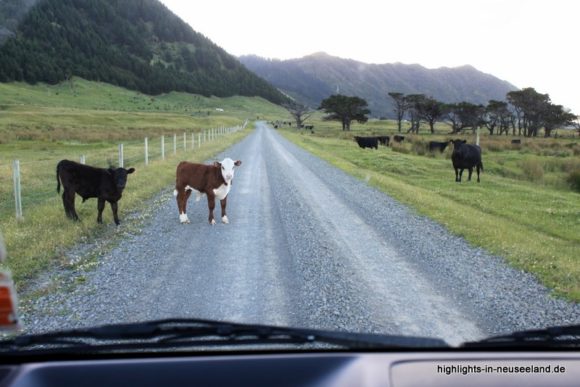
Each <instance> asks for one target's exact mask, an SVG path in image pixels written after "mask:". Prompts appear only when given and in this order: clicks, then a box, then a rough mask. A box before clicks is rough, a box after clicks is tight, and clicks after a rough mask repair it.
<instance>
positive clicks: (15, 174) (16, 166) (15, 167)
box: [12, 160, 23, 220]
mask: <svg viewBox="0 0 580 387" xmlns="http://www.w3.org/2000/svg"><path fill="white" fill-rule="evenodd" d="M12 179H13V181H14V204H15V207H16V219H17V220H22V219H23V218H22V196H21V193H22V192H21V190H20V160H14V162H13V163H12Z"/></svg>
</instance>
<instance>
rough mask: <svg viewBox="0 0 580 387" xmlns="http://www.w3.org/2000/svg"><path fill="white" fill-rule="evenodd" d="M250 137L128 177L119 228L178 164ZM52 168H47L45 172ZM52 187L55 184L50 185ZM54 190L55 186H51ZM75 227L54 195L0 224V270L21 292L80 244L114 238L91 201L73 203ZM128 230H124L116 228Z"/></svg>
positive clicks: (107, 218)
mask: <svg viewBox="0 0 580 387" xmlns="http://www.w3.org/2000/svg"><path fill="white" fill-rule="evenodd" d="M250 132H251V130H250V129H246V130H243V131H239V132H235V133H233V134H230V135H227V136H222V137H220V138H218V139H217V140H215V141H212V142H208V143H205V144H204V145H203V146H202V147H201V148H196V149H195V150H194V151H180V152H178V153H177V155H169V156H168V157H167V158H166V160H156V161H153V162H151V163H150V164H149V165H148V166H144V165H138V166H136V168H137V170H136V172H135V173H134V174H133V175H131V176H130V177H129V180H128V183H127V188H126V189H125V191H124V193H123V199H122V200H121V201H120V202H119V214H120V218H121V222H123V219H124V218H125V215H126V214H127V213H129V212H132V211H137V210H139V209H140V206H142V204H143V202H145V201H147V200H149V199H151V198H153V197H154V196H155V195H156V194H157V193H158V192H159V191H161V190H162V189H164V188H166V187H168V186H170V185H171V184H172V183H173V182H174V180H175V166H176V165H177V163H178V162H179V161H181V160H184V159H187V160H190V161H198V162H201V161H203V160H206V159H208V158H211V157H212V156H213V155H215V154H217V153H219V152H221V151H223V150H224V149H227V148H228V147H230V146H231V145H233V144H234V143H236V142H239V141H240V140H241V139H242V138H244V137H245V136H247V135H248V134H249V133H250ZM53 167H54V165H53V164H52V163H51V164H50V168H51V169H52V168H53ZM54 184H56V182H54ZM55 187H56V185H55ZM77 212H78V213H79V217H80V218H81V221H80V222H70V221H68V220H67V219H66V218H65V217H64V212H63V209H62V201H61V199H60V197H59V196H58V195H57V194H56V192H54V198H52V199H50V200H48V201H46V202H45V203H43V204H40V205H37V206H34V207H33V208H31V209H30V210H29V211H28V212H27V214H26V216H25V219H24V220H23V221H16V220H15V219H14V218H12V217H10V218H6V219H2V220H0V231H1V232H2V233H3V235H4V240H5V242H6V248H7V251H8V260H7V262H5V264H4V265H3V266H4V267H7V268H8V269H10V270H11V271H12V274H13V276H14V279H15V282H16V285H17V286H24V285H25V284H26V282H27V280H30V279H33V278H34V277H35V276H37V275H38V274H39V273H41V272H42V271H43V270H46V269H48V268H52V267H55V266H56V267H59V266H66V265H67V264H68V263H67V262H66V260H65V259H64V253H65V251H66V250H67V249H69V248H70V247H72V246H73V245H75V244H76V243H78V242H80V241H87V240H92V239H94V238H96V237H99V238H112V237H114V235H115V233H116V232H117V231H116V227H115V225H114V223H113V220H112V215H111V211H110V208H109V206H108V205H107V207H106V209H105V211H104V213H103V222H104V223H103V225H98V224H97V223H96V200H95V199H91V200H89V201H87V202H86V203H84V204H81V201H80V200H77ZM123 226H125V227H130V225H127V224H125V225H123V224H121V227H123Z"/></svg>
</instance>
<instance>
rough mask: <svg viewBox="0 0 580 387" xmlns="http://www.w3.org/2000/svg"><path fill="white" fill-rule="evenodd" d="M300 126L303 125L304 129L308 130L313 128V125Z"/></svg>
mask: <svg viewBox="0 0 580 387" xmlns="http://www.w3.org/2000/svg"><path fill="white" fill-rule="evenodd" d="M302 127H303V128H304V129H309V130H312V129H314V125H302Z"/></svg>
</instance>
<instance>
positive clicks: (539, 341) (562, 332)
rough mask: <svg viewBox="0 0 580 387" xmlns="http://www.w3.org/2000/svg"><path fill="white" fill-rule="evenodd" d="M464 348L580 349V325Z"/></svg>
mask: <svg viewBox="0 0 580 387" xmlns="http://www.w3.org/2000/svg"><path fill="white" fill-rule="evenodd" d="M461 347H462V348H501V347H509V348H512V347H517V348H526V347H528V348H537V347H541V348H580V325H569V326H554V327H549V328H543V329H531V330H525V331H518V332H513V333H510V334H508V335H501V336H494V337H489V338H486V339H483V340H480V341H473V342H467V343H463V344H462V345H461Z"/></svg>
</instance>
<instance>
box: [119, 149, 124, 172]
mask: <svg viewBox="0 0 580 387" xmlns="http://www.w3.org/2000/svg"><path fill="white" fill-rule="evenodd" d="M124 167H125V157H124V156H123V144H119V168H124Z"/></svg>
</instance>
